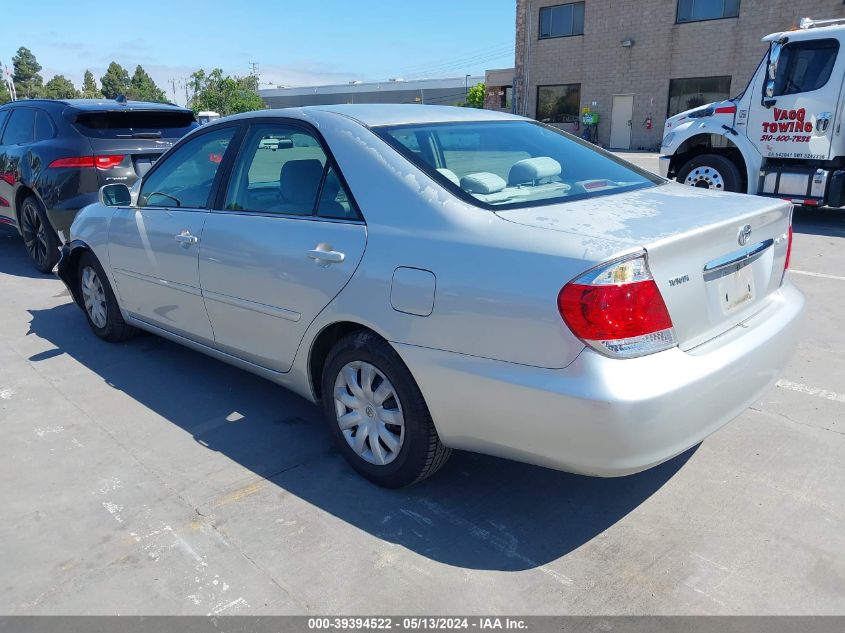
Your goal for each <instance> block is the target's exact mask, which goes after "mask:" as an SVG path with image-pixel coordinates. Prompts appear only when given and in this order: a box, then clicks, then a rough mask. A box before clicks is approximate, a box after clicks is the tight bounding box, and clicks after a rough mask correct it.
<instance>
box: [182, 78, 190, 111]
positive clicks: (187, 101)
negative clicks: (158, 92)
mask: <svg viewBox="0 0 845 633" xmlns="http://www.w3.org/2000/svg"><path fill="white" fill-rule="evenodd" d="M182 82H183V83H184V84H185V107H186V108H190V107H191V100H190V98H189V97H188V79H187V78H186V77H182Z"/></svg>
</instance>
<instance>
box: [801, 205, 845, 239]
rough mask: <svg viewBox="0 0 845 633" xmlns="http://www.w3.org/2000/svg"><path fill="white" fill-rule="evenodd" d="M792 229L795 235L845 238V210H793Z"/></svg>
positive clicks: (804, 208)
mask: <svg viewBox="0 0 845 633" xmlns="http://www.w3.org/2000/svg"><path fill="white" fill-rule="evenodd" d="M792 228H793V230H794V231H795V232H796V233H803V234H806V235H822V236H826V237H845V209H830V208H824V209H812V208H809V207H801V208H798V209H795V212H794V214H793V215H792Z"/></svg>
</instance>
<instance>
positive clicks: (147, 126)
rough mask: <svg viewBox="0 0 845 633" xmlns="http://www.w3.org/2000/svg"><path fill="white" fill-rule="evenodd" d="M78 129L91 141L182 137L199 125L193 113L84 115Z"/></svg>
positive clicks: (77, 125) (83, 113) (102, 113)
mask: <svg viewBox="0 0 845 633" xmlns="http://www.w3.org/2000/svg"><path fill="white" fill-rule="evenodd" d="M74 125H75V126H76V129H77V130H79V131H80V132H82V133H83V134H84V135H85V136H89V137H91V138H180V137H182V136H184V135H185V134H187V133H188V132H190V131H191V130H193V129H194V128H195V127H197V126H198V123H197V122H196V120H195V119H194V115H193V113H191V112H167V111H147V112H144V111H137V110H134V111H133V110H125V111H117V112H82V113H80V114H78V115H76V121H75V122H74Z"/></svg>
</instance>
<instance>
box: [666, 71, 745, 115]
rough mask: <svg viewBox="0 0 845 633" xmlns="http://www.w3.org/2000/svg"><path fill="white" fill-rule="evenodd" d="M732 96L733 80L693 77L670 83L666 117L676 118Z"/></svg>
mask: <svg viewBox="0 0 845 633" xmlns="http://www.w3.org/2000/svg"><path fill="white" fill-rule="evenodd" d="M730 96H731V78H730V75H728V76H725V77H692V78H689V79H672V80H671V81H669V108H668V112H667V113H666V116H675V115H676V114H678V112H685V111H686V110H692V109H693V108H698V107H701V106H703V105H705V104H707V103H713V102H715V101H724V100H725V99H729V98H730Z"/></svg>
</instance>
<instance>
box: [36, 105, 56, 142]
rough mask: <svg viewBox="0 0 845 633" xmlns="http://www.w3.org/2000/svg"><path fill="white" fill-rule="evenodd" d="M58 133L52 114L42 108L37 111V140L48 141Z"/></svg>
mask: <svg viewBox="0 0 845 633" xmlns="http://www.w3.org/2000/svg"><path fill="white" fill-rule="evenodd" d="M55 135H56V129H55V128H54V127H53V121H52V120H51V119H50V115H49V114H47V113H46V112H44V111H42V110H37V111H36V112H35V140H36V141H46V140H47V139H51V138H53V137H54V136H55Z"/></svg>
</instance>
